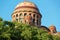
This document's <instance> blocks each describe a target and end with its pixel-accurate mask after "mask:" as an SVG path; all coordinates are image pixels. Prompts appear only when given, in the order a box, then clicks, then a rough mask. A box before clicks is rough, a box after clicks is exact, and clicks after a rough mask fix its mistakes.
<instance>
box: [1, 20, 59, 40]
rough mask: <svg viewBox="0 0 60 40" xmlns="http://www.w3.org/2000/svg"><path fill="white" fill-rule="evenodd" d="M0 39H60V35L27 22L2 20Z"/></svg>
mask: <svg viewBox="0 0 60 40" xmlns="http://www.w3.org/2000/svg"><path fill="white" fill-rule="evenodd" d="M0 40H60V37H58V36H52V35H50V34H48V32H47V31H44V30H42V29H40V28H37V27H34V26H30V25H27V24H22V23H18V22H9V21H0Z"/></svg>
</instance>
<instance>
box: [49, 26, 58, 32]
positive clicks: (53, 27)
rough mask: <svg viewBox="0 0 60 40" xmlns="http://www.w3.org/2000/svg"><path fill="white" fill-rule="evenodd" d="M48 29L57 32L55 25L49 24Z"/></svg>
mask: <svg viewBox="0 0 60 40" xmlns="http://www.w3.org/2000/svg"><path fill="white" fill-rule="evenodd" d="M49 30H50V32H51V33H56V32H57V31H56V27H55V26H54V25H51V26H50V27H49Z"/></svg>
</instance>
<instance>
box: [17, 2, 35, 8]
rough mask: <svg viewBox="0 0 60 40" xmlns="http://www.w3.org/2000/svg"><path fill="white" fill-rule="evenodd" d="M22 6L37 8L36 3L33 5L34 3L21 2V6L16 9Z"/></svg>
mask: <svg viewBox="0 0 60 40" xmlns="http://www.w3.org/2000/svg"><path fill="white" fill-rule="evenodd" d="M21 6H31V7H36V5H35V4H34V3H32V2H21V3H19V4H18V5H17V6H16V8H17V7H21Z"/></svg>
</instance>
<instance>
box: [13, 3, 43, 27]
mask: <svg viewBox="0 0 60 40" xmlns="http://www.w3.org/2000/svg"><path fill="white" fill-rule="evenodd" d="M41 18H42V15H41V14H40V12H39V10H38V8H37V6H36V5H35V4H34V3H32V2H21V3H19V4H18V5H17V6H16V8H15V10H14V12H13V14H12V21H18V22H20V23H25V24H29V25H33V26H38V27H40V26H41Z"/></svg>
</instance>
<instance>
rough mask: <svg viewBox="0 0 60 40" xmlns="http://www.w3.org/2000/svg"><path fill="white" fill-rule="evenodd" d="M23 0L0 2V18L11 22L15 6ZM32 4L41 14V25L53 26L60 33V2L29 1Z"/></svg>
mask: <svg viewBox="0 0 60 40" xmlns="http://www.w3.org/2000/svg"><path fill="white" fill-rule="evenodd" d="M23 1H24V0H0V17H2V18H3V19H4V20H8V21H11V20H12V18H11V14H12V13H13V11H14V8H15V6H16V5H17V4H18V3H20V2H23ZM29 1H31V2H34V3H35V4H36V5H37V7H38V8H39V10H40V13H41V14H42V21H41V22H42V25H45V26H47V27H49V26H50V25H52V24H53V25H55V26H56V29H57V31H58V32H60V0H33V1H32V0H29Z"/></svg>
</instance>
